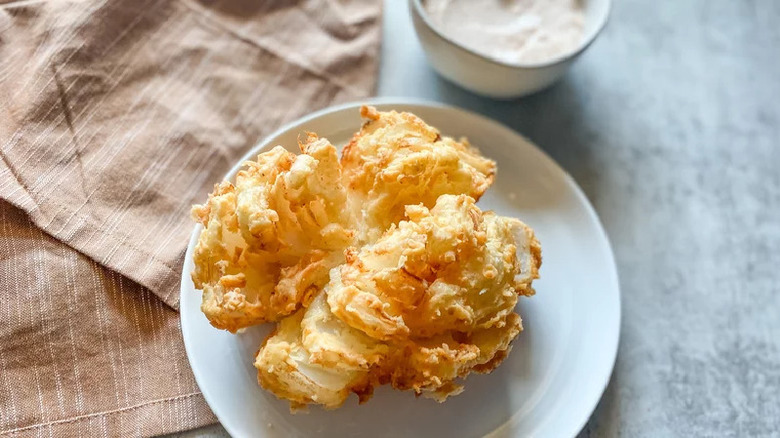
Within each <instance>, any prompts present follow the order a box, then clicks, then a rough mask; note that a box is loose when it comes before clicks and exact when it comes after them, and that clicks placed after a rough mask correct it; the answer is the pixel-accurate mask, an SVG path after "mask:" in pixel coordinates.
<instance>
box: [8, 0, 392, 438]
mask: <svg viewBox="0 0 780 438" xmlns="http://www.w3.org/2000/svg"><path fill="white" fill-rule="evenodd" d="M380 14H381V2H379V1H365V0H310V1H304V0H301V1H290V0H287V1H281V0H280V1H259V0H245V1H235V0H201V1H195V0H94V1H56V0H51V1H21V2H11V3H2V2H1V1H0V436H5V435H8V436H39V435H40V436H93V435H100V436H149V435H155V434H161V433H168V432H175V431H180V430H185V429H189V428H193V427H197V426H201V425H205V424H209V423H212V422H214V421H215V418H214V417H213V415H212V414H211V413H210V411H209V410H208V407H207V406H206V405H205V402H204V401H203V398H202V396H201V395H200V393H199V391H198V388H197V386H196V384H195V382H194V379H193V377H192V373H191V371H190V369H189V365H188V364H187V360H186V357H185V354H184V348H183V343H182V340H181V332H180V328H179V322H178V314H177V312H176V309H177V307H178V293H179V277H180V274H181V265H182V260H183V256H184V250H185V247H186V244H187V240H188V237H189V233H190V232H191V230H192V226H193V224H192V222H191V220H190V219H189V208H190V206H191V204H192V203H193V202H199V201H202V200H203V199H205V196H206V194H207V193H208V192H209V191H210V190H211V188H212V187H213V185H214V183H216V182H217V181H219V180H220V179H221V177H222V175H223V174H224V173H225V172H226V170H227V169H228V168H229V167H230V166H231V165H232V164H234V163H235V161H236V160H238V159H239V157H240V156H241V155H243V154H244V153H245V152H246V150H247V149H248V148H250V147H251V146H252V145H254V144H255V143H256V142H257V141H258V140H259V139H261V138H262V137H263V136H264V135H267V134H268V133H270V132H271V131H272V130H274V129H276V128H277V127H279V125H280V124H282V123H284V122H286V121H290V120H292V119H295V118H297V117H299V116H301V115H303V114H306V113H308V112H311V111H313V110H316V109H319V108H322V107H324V106H328V105H330V104H332V103H336V102H343V101H350V100H356V99H359V98H361V97H364V96H367V95H369V94H371V93H372V92H373V88H374V85H375V81H376V70H377V56H378V53H377V52H378V46H379V30H380V29H379V27H380V19H379V18H380Z"/></svg>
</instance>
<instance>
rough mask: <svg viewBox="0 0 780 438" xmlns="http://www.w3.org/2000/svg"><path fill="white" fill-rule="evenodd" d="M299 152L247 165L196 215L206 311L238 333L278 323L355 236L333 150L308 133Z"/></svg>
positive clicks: (277, 151)
mask: <svg viewBox="0 0 780 438" xmlns="http://www.w3.org/2000/svg"><path fill="white" fill-rule="evenodd" d="M300 148H301V152H302V153H301V154H300V155H295V154H293V153H291V152H288V151H286V150H285V149H284V148H282V147H281V146H277V147H275V148H273V149H272V150H270V151H268V152H265V153H262V154H260V155H259V156H258V157H257V160H256V161H249V162H247V163H245V168H244V169H243V170H241V171H240V172H238V175H237V176H236V184H235V185H233V184H231V183H229V182H223V183H221V184H219V185H217V187H216V188H215V190H214V192H213V193H212V194H211V195H209V200H208V202H207V203H206V204H204V205H196V206H194V207H193V216H194V217H195V218H196V220H197V221H199V222H200V223H201V224H202V225H203V227H204V229H203V231H202V232H201V235H200V238H199V240H198V244H197V246H196V247H195V252H194V255H193V260H194V262H195V270H194V271H193V272H192V279H193V282H194V283H195V287H196V288H198V289H202V290H203V302H202V305H201V310H202V311H203V313H204V314H205V315H206V317H207V318H208V319H209V321H210V322H211V324H212V325H213V326H215V327H217V328H221V329H225V330H229V331H231V332H235V331H236V330H238V329H240V328H243V327H248V326H251V325H255V324H259V323H263V322H269V321H277V320H278V319H279V318H281V317H282V316H285V315H289V314H290V313H292V312H294V311H295V310H297V309H298V308H299V307H301V305H303V304H304V303H305V302H306V300H307V299H310V298H311V297H313V296H314V292H316V291H318V290H319V289H320V288H321V287H322V286H323V285H324V284H325V283H326V282H327V281H328V271H329V270H330V269H331V268H332V267H334V266H336V265H338V264H340V263H341V262H342V261H343V258H344V257H343V250H344V248H345V247H346V246H347V245H349V244H350V242H351V241H352V239H353V237H354V234H355V233H354V231H353V230H352V220H353V219H352V217H351V216H350V212H349V210H347V209H346V208H345V205H346V188H345V187H344V186H343V185H342V184H341V173H340V167H339V166H340V165H339V162H338V155H337V152H336V148H335V147H334V146H333V145H331V144H330V143H329V142H328V141H327V140H324V139H319V138H317V136H316V135H313V134H311V135H309V136H308V137H307V139H306V141H305V142H304V143H302V144H300Z"/></svg>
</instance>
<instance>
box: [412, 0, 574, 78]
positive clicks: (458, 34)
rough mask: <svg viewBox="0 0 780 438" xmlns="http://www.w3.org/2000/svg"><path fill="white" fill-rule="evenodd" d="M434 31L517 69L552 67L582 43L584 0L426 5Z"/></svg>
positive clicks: (432, 1)
mask: <svg viewBox="0 0 780 438" xmlns="http://www.w3.org/2000/svg"><path fill="white" fill-rule="evenodd" d="M423 5H424V7H425V10H426V11H427V12H428V17H429V18H430V19H431V21H432V23H433V25H434V26H435V27H436V28H437V29H439V31H441V32H442V33H443V34H445V35H446V36H447V37H449V38H450V39H452V40H453V41H455V42H457V43H459V44H461V45H463V46H464V47H467V48H469V49H471V50H474V51H475V52H479V53H482V54H484V55H486V56H489V57H491V58H494V59H497V60H500V61H504V62H507V63H512V64H525V63H528V64H530V63H539V62H544V61H550V60H552V59H555V58H560V57H563V56H564V55H566V54H568V53H571V52H572V51H574V50H575V49H576V48H577V46H579V44H580V42H581V41H582V37H583V33H584V23H585V12H584V10H583V7H582V0H424V1H423Z"/></svg>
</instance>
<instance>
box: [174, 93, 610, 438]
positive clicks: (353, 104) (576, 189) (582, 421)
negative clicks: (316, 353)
mask: <svg viewBox="0 0 780 438" xmlns="http://www.w3.org/2000/svg"><path fill="white" fill-rule="evenodd" d="M362 105H414V106H422V107H428V108H436V109H441V110H446V111H454V112H458V113H462V114H464V115H466V116H468V117H473V118H476V119H479V120H480V122H482V123H484V124H486V125H489V126H490V129H501V130H505V131H510V132H511V133H512V134H514V135H516V136H518V137H520V138H521V139H522V140H524V141H525V142H526V143H528V144H529V145H531V146H533V148H534V149H536V151H537V152H538V153H540V154H541V156H542V158H543V159H544V160H546V161H547V162H548V164H550V165H552V167H553V168H555V169H556V170H558V171H560V172H561V174H562V175H563V176H564V179H565V180H566V182H567V183H568V185H569V186H570V187H571V188H573V193H574V195H575V196H576V198H577V200H578V201H580V203H581V204H582V205H584V207H585V211H586V213H587V215H588V218H589V219H590V220H591V221H592V222H593V223H594V224H595V225H596V229H597V231H598V233H599V234H600V236H601V238H602V239H603V242H604V245H603V246H602V248H601V249H602V250H604V251H605V254H604V255H605V256H606V259H607V262H608V263H606V265H607V266H606V268H607V269H608V270H609V271H610V272H609V273H610V275H609V282H610V283H612V289H613V290H614V291H615V292H616V293H615V299H616V306H615V307H616V313H615V316H616V317H615V321H614V322H613V324H614V325H615V326H616V327H615V328H614V329H613V330H612V331H611V332H612V333H615V336H614V339H612V340H611V342H610V345H609V348H607V349H605V350H606V351H608V352H609V356H610V358H609V367H608V371H607V372H606V373H603V375H600V376H599V380H601V384H600V385H599V387H600V388H601V390H600V391H599V392H598V394H596V393H595V392H594V396H592V397H586V398H585V401H584V402H583V403H584V404H585V405H587V407H588V409H586V410H584V411H583V412H585V414H583V418H579V419H576V421H572V423H573V424H577V425H578V426H577V427H576V429H575V430H572V434H571V436H572V437H575V436H577V435H578V434H579V433H580V432H581V431H582V430H583V429H584V427H585V425H586V424H587V422H588V420H589V419H590V417H591V416H592V415H593V413H594V412H595V409H596V407H597V406H598V403H599V402H600V401H601V399H602V397H603V396H604V392H605V391H606V389H607V386H608V385H609V382H610V380H611V379H612V374H613V373H614V370H615V364H616V361H617V354H618V349H619V345H620V336H621V322H622V318H623V316H622V307H623V306H622V292H621V290H620V280H619V275H618V270H617V264H616V263H615V255H614V251H613V250H612V243H611V241H610V239H609V235H608V234H607V232H606V230H605V229H604V225H603V224H602V223H601V219H600V218H599V216H598V214H597V213H596V209H595V208H594V207H593V205H592V204H591V202H590V200H589V199H588V197H587V196H586V195H585V192H584V191H583V190H582V188H581V187H580V186H579V184H577V182H576V180H575V179H574V178H573V177H572V176H571V174H569V172H567V171H566V169H564V168H563V167H561V165H559V164H558V162H557V161H555V160H554V159H553V158H552V157H550V155H549V154H547V152H546V151H545V150H544V149H542V148H540V147H539V146H537V145H536V143H534V142H533V141H531V140H530V139H528V138H527V137H526V136H524V135H523V134H521V133H520V132H518V131H516V130H515V129H513V128H511V127H509V126H506V125H504V124H503V123H501V122H498V121H496V120H494V119H491V118H489V117H487V116H484V115H482V114H479V113H476V112H474V111H470V110H467V109H464V108H460V107H457V106H454V105H449V104H445V103H442V102H437V101H430V100H426V99H418V98H410V97H373V98H366V99H362V100H355V101H350V102H345V103H340V104H336V105H331V106H328V107H325V108H322V109H319V110H317V111H314V112H311V113H309V114H306V115H304V116H301V117H299V118H297V119H295V120H292V121H290V122H287V123H285V124H283V125H282V126H280V127H279V128H277V129H276V130H274V131H272V132H271V133H269V134H268V135H265V136H263V137H262V138H261V139H260V140H259V141H258V142H257V143H255V145H254V146H252V147H251V148H249V149H248V150H247V152H246V153H245V154H244V155H242V156H241V158H239V159H238V161H237V162H236V163H235V164H234V165H233V166H232V167H231V168H230V169H229V170H228V171H227V172H226V173H225V175H224V176H223V177H222V180H223V181H224V180H226V179H228V178H232V176H233V175H235V173H236V172H237V171H238V170H239V169H240V168H241V167H242V165H243V163H244V162H245V161H247V160H249V159H251V158H252V157H253V156H254V155H256V154H257V153H258V152H260V150H262V148H263V147H265V146H267V144H266V143H268V141H269V139H271V138H275V137H278V136H279V135H281V134H283V133H285V132H288V131H290V130H291V129H294V128H295V127H296V126H299V125H302V124H305V123H307V122H309V121H311V120H314V119H317V118H320V117H322V116H325V115H327V114H331V113H335V112H340V111H344V110H348V109H359V108H360V106H362ZM201 230H202V225H200V224H196V225H195V227H194V228H193V230H192V233H191V235H190V239H189V241H188V244H187V250H186V252H185V256H184V261H185V263H184V265H183V267H182V272H181V282H180V284H179V301H180V303H181V302H182V301H184V300H185V299H187V298H185V297H186V296H187V295H186V294H185V284H186V282H187V281H191V277H190V274H189V272H187V270H186V261H187V260H189V259H191V258H192V251H193V248H194V247H195V245H196V244H197V240H198V237H199V235H200V231H201ZM182 307H183V306H181V304H180V305H179V327H180V329H181V333H182V339H183V341H184V350H185V352H186V354H187V363H188V365H189V366H190V370H191V371H192V374H193V376H194V378H195V383H196V384H197V385H198V389H199V390H200V392H201V394H202V395H203V398H204V400H205V401H206V404H208V406H209V409H210V410H211V411H212V413H214V416H216V417H217V420H218V421H219V424H220V425H222V427H223V428H224V429H225V430H226V431H227V433H228V434H229V435H230V436H238V435H237V434H236V431H235V430H232V426H229V425H228V424H226V423H225V422H224V421H223V417H222V416H220V414H219V413H218V412H217V410H218V409H215V408H214V406H215V404H214V403H213V399H212V398H211V396H210V395H207V393H206V391H204V390H203V387H202V385H201V379H202V377H201V376H200V375H199V373H198V372H197V371H196V370H195V368H194V367H193V366H192V362H193V353H192V348H193V347H191V346H190V344H191V341H188V337H187V336H186V334H185V332H186V331H187V330H188V329H186V328H185V327H186V326H187V324H185V320H187V321H189V316H187V313H186V312H182V311H181V309H182ZM190 339H191V337H190ZM491 433H492V432H488V435H490V434H491Z"/></svg>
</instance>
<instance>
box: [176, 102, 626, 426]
mask: <svg viewBox="0 0 780 438" xmlns="http://www.w3.org/2000/svg"><path fill="white" fill-rule="evenodd" d="M370 103H373V104H374V105H376V106H377V107H378V108H379V109H380V110H389V109H396V110H399V111H400V110H402V111H411V112H413V113H415V114H417V115H418V116H420V117H422V118H423V119H424V120H425V121H427V122H428V123H430V124H431V125H433V126H436V127H437V128H439V130H440V131H441V132H442V133H443V134H445V135H449V136H454V137H459V136H466V137H468V138H469V140H470V141H471V142H472V144H474V145H477V146H478V147H479V148H480V150H481V151H482V153H483V154H484V155H486V156H488V157H490V158H492V159H494V160H496V161H497V162H498V177H497V179H496V182H495V183H494V184H493V186H492V187H491V188H490V189H489V190H488V191H487V193H486V194H485V195H484V196H483V198H482V199H481V200H480V202H479V205H480V206H481V207H482V208H483V209H492V210H495V211H496V212H498V213H500V214H503V215H507V216H515V217H518V218H520V219H522V220H523V221H525V222H526V223H528V224H529V225H530V226H532V227H533V228H534V229H535V230H536V234H537V236H538V238H539V240H540V242H541V244H542V255H543V264H542V268H541V278H540V279H539V280H537V281H535V282H534V287H535V289H536V292H537V294H536V296H534V297H532V298H528V299H526V298H522V299H521V300H520V303H519V306H520V307H519V312H520V315H521V316H522V318H523V324H524V326H525V330H524V331H523V332H522V333H520V335H519V336H518V338H517V339H516V340H515V342H514V344H513V345H514V347H513V349H512V352H511V353H510V355H509V357H508V358H507V359H506V360H505V361H504V362H503V363H502V364H501V366H499V367H498V369H497V370H495V371H494V372H493V373H491V374H489V375H472V376H470V377H469V378H468V379H467V381H466V390H465V392H463V393H462V394H460V395H458V396H456V397H452V398H450V399H449V400H448V401H447V402H446V403H443V404H439V403H436V402H435V401H433V400H429V399H426V398H415V397H414V395H413V394H412V393H410V392H400V391H395V390H392V389H389V388H386V387H383V388H378V389H377V390H376V392H375V395H374V397H373V398H372V399H371V400H370V401H369V402H368V403H367V404H364V405H362V406H358V404H357V398H356V397H355V396H352V398H350V399H349V400H348V401H347V403H346V404H345V405H344V406H343V407H342V408H340V409H338V410H336V411H324V410H322V409H320V408H311V409H310V412H309V413H308V414H300V413H299V414H295V415H293V414H290V412H289V408H288V403H287V402H285V401H280V400H277V399H276V398H275V397H274V396H273V395H272V394H270V393H268V392H266V391H264V390H263V389H262V388H260V387H259V386H258V385H257V379H256V373H255V369H254V367H253V366H252V362H253V358H254V354H255V352H256V351H257V348H258V346H259V345H260V343H261V342H262V340H263V338H264V337H265V335H266V334H267V333H268V332H269V331H270V324H269V325H266V326H265V327H255V328H251V329H249V330H247V331H246V332H245V333H243V334H240V335H231V334H230V333H227V332H224V331H220V330H217V329H215V328H212V327H211V326H210V325H209V323H208V321H207V320H206V318H205V317H204V316H203V314H202V313H201V312H200V310H199V306H200V293H199V291H196V290H194V287H193V284H192V280H191V279H190V275H189V273H190V271H191V270H192V267H193V265H192V250H193V247H194V246H195V243H196V239H197V236H198V234H199V233H200V227H199V226H198V227H196V229H195V230H194V231H193V234H192V239H191V240H190V244H189V248H188V249H187V256H186V259H185V262H184V272H183V273H182V282H181V325H182V332H183V334H184V344H185V346H186V349H187V355H188V356H189V360H190V364H191V365H192V371H193V372H194V373H195V378H196V380H197V382H198V385H199V386H200V389H201V390H202V391H203V395H204V396H205V398H206V401H207V402H208V403H209V405H210V406H211V409H212V410H213V411H214V413H215V414H216V415H217V417H218V418H219V420H220V422H222V425H223V426H224V427H225V429H227V431H228V432H229V433H230V434H231V435H232V436H234V437H248V436H256V437H285V438H287V437H297V436H301V437H310V436H327V437H339V438H340V437H352V436H370V437H373V438H379V437H401V436H402V437H417V436H419V437H434V436H445V437H478V436H485V435H489V436H511V437H521V436H535V437H571V436H574V435H576V434H577V433H578V432H579V430H580V429H581V428H582V427H583V425H584V424H585V422H586V421H587V420H588V417H589V416H590V414H591V412H592V411H593V409H594V408H595V406H596V403H597V402H598V400H599V398H600V397H601V394H602V392H603V391H604V388H605V387H606V385H607V382H608V381H609V377H610V374H611V372H612V366H613V363H614V361H615V355H616V353H617V346H618V337H619V332H620V291H619V288H618V279H617V272H616V269H615V263H614V260H613V256H612V250H611V249H610V246H609V242H608V240H607V236H606V234H605V233H604V230H603V228H602V226H601V224H600V223H599V219H598V217H597V216H596V214H595V212H594V211H593V208H592V207H591V205H590V204H589V203H588V200H587V199H586V198H585V196H584V195H583V193H582V191H581V190H580V189H579V187H577V185H576V183H575V182H574V181H573V180H572V178H571V177H570V176H569V175H568V174H567V173H566V172H565V171H564V170H563V169H561V168H560V167H559V166H558V165H557V164H556V163H555V162H553V161H552V160H551V159H550V158H549V157H548V156H547V155H545V154H544V153H543V152H542V151H540V150H539V149H537V148H536V147H535V146H534V145H533V144H531V143H530V142H529V141H528V140H526V139H524V138H523V137H521V136H520V135H518V134H517V133H515V132H514V131H512V130H510V129H508V128H506V127H504V126H502V125H500V124H498V123H496V122H494V121H491V120H489V119H486V118H484V117H481V116H478V115H476V114H472V113H469V112H466V111H463V110H460V109H456V108H452V107H447V106H442V105H437V104H430V103H419V102H418V103H409V101H408V100H407V101H402V102H399V101H394V102H391V101H387V100H383V101H373V102H370ZM359 107H360V104H357V103H356V104H347V105H342V106H337V107H333V108H329V109H325V110H322V111H319V112H316V113H314V114H311V115H309V116H307V117H304V118H303V119H301V120H299V121H297V122H294V123H292V124H290V125H287V126H285V127H284V128H282V129H280V130H279V131H277V132H276V133H274V134H273V135H271V136H270V137H269V138H267V139H266V140H265V141H263V142H262V143H260V144H259V145H258V146H257V147H255V148H254V149H253V150H252V151H250V152H249V153H248V154H247V155H246V156H245V157H244V159H250V158H254V156H255V155H256V154H257V153H259V152H260V151H263V150H266V149H269V148H270V147H273V146H275V145H277V144H281V145H283V146H285V147H287V148H296V147H297V146H296V145H297V143H296V138H297V137H298V135H299V134H300V133H302V132H304V131H313V132H316V133H318V134H319V135H320V136H322V137H327V138H328V139H329V140H330V141H331V142H332V143H333V144H336V145H343V144H345V143H346V142H347V141H348V140H349V138H350V137H351V135H352V133H353V132H355V131H356V130H357V129H358V128H359V127H360V124H361V123H362V122H361V119H360V116H359V111H358V109H359ZM291 150H294V149H291ZM244 159H242V160H241V161H242V162H243V161H244ZM238 167H239V164H237V165H236V167H234V168H233V169H232V170H231V171H230V172H229V173H228V175H227V176H226V178H229V179H233V177H234V175H235V173H236V171H237V170H238Z"/></svg>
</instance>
